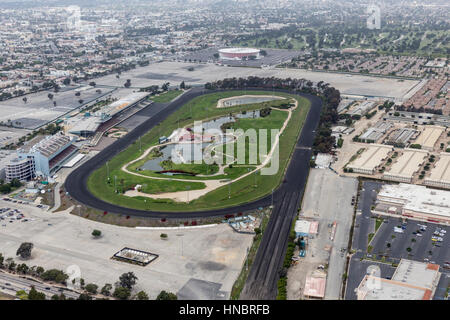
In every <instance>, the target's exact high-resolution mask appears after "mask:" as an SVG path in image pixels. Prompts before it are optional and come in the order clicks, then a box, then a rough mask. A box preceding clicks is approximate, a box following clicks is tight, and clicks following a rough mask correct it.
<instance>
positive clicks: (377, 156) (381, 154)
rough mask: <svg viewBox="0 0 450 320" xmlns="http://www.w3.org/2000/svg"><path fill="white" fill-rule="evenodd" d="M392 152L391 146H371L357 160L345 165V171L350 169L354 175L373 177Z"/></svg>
mask: <svg viewBox="0 0 450 320" xmlns="http://www.w3.org/2000/svg"><path fill="white" fill-rule="evenodd" d="M392 150H393V148H392V147H391V146H386V145H383V144H371V145H370V146H369V147H368V148H367V149H366V150H364V151H363V152H362V153H361V154H360V155H359V157H358V158H356V159H355V160H354V161H353V162H351V163H350V164H348V165H347V169H351V170H353V172H355V173H362V174H368V175H373V174H375V171H376V169H377V167H378V166H379V165H380V164H381V163H382V161H384V160H386V158H387V157H388V155H389V153H390V152H391V151H392Z"/></svg>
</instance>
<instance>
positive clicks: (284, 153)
mask: <svg viewBox="0 0 450 320" xmlns="http://www.w3.org/2000/svg"><path fill="white" fill-rule="evenodd" d="M242 94H254V95H267V94H268V93H267V92H262V91H232V92H221V93H214V94H208V95H203V96H200V97H198V98H195V99H193V100H191V101H190V102H188V103H187V104H185V105H184V106H182V107H181V108H180V109H178V110H177V111H176V112H174V113H172V114H171V115H170V116H169V117H168V118H167V119H166V120H165V121H163V122H162V123H161V124H159V125H157V126H156V127H154V128H153V129H151V130H150V131H149V132H148V133H147V134H145V135H144V136H143V137H142V138H141V144H142V152H143V151H145V150H146V149H148V148H149V147H150V146H152V145H156V144H157V143H158V137H160V136H163V135H165V136H169V135H170V133H172V131H173V130H174V129H176V128H179V127H182V126H186V125H190V124H192V123H193V121H194V120H205V119H212V118H215V117H219V116H223V115H227V114H230V113H237V112H241V111H242V110H244V109H245V110H247V111H249V110H259V109H261V108H262V107H261V105H262V104H249V105H245V106H235V107H230V108H220V109H218V108H216V104H217V101H218V100H219V99H222V98H227V97H232V96H238V95H242ZM276 95H278V96H284V97H286V98H295V99H297V100H298V101H299V107H298V108H297V109H296V110H295V111H293V113H292V118H291V120H290V121H289V123H288V125H287V127H286V130H285V131H284V133H283V134H282V136H281V140H280V147H279V148H280V167H279V170H278V172H277V174H275V175H271V176H264V175H260V174H259V172H256V173H254V174H251V175H249V176H247V177H245V178H243V179H240V180H239V181H236V182H234V183H232V184H231V185H230V188H229V187H228V186H224V187H221V188H219V189H216V190H214V191H212V192H210V193H208V194H206V195H204V196H203V197H201V198H198V199H196V200H193V201H191V202H190V203H189V206H186V204H185V203H176V202H174V201H172V200H170V199H167V200H166V199H158V200H155V199H150V198H147V197H134V198H131V197H127V196H124V195H122V194H117V193H115V189H119V191H121V192H122V191H123V190H127V188H130V187H132V186H133V185H136V184H141V185H142V186H143V190H142V191H143V192H149V193H161V192H174V191H182V190H187V189H188V188H190V190H194V189H202V188H204V184H203V183H202V182H201V181H199V180H203V179H205V180H206V179H210V178H209V177H202V178H200V177H189V176H183V177H179V176H177V177H178V178H183V179H189V180H191V179H192V180H197V181H192V182H188V181H175V180H155V179H146V178H145V177H138V176H134V175H131V174H128V173H126V172H123V171H122V170H121V167H122V166H123V165H124V164H126V163H128V162H130V161H132V160H134V159H136V158H138V157H139V156H140V155H141V154H142V152H141V151H140V150H139V143H136V142H135V143H133V144H132V145H130V146H129V147H128V148H127V149H126V150H124V151H122V152H121V153H119V154H118V155H117V156H115V157H114V158H113V159H111V160H110V161H109V162H108V167H109V178H110V179H109V183H108V182H107V181H108V177H107V168H106V165H104V166H102V167H101V168H99V169H97V170H96V171H95V172H93V174H92V175H91V176H90V177H89V179H88V188H89V190H90V192H91V193H92V194H93V195H95V196H96V197H98V198H100V199H103V200H104V201H107V202H110V203H113V204H116V205H120V206H124V207H129V208H135V209H142V210H158V211H200V210H208V209H215V208H223V207H228V206H232V205H237V204H241V203H245V202H249V201H252V200H256V199H258V198H261V197H263V196H265V195H267V194H269V193H270V192H271V191H272V189H274V188H276V187H277V186H278V185H279V184H280V183H281V180H282V178H283V176H284V171H285V169H286V165H287V164H288V161H289V159H290V156H291V153H292V150H293V147H294V145H295V143H296V141H297V139H298V135H299V132H300V130H301V128H302V126H303V123H304V121H305V119H306V115H307V113H308V111H309V108H310V105H309V102H308V100H306V99H304V98H302V97H300V96H295V95H289V94H284V93H278V92H277V93H276ZM272 113H273V118H271V117H272V115H271V116H269V117H267V119H258V120H262V121H263V122H264V121H266V122H267V123H265V124H264V125H265V126H269V127H270V126H275V127H277V126H278V127H280V121H281V123H282V122H283V121H284V120H282V119H283V117H282V116H283V115H286V114H287V113H286V112H282V111H277V110H272ZM194 115H195V116H194ZM252 122H253V124H252ZM256 123H257V121H252V120H251V119H240V120H239V121H238V122H236V125H237V126H239V127H241V128H251V127H252V125H256ZM264 125H263V124H261V127H263V126H264ZM257 126H258V127H259V126H260V125H259V124H258V125H257ZM265 128H267V127H265ZM132 166H133V167H134V168H136V166H134V165H132ZM251 167H252V166H245V165H244V166H235V165H233V166H232V167H231V168H226V169H225V173H227V174H226V175H223V177H226V178H230V179H234V178H235V177H238V176H240V175H242V174H243V173H246V171H247V170H248V168H251ZM128 169H133V168H131V166H129V168H128ZM140 173H141V174H145V175H149V176H152V175H154V174H155V173H152V172H145V173H144V171H142V172H140ZM114 176H117V178H116V187H115V188H114V181H113V180H114ZM157 176H159V177H161V175H157ZM212 178H213V179H221V178H222V176H215V177H212ZM118 186H119V187H118ZM229 191H230V192H231V197H230V198H229Z"/></svg>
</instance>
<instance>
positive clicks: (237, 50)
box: [219, 48, 260, 54]
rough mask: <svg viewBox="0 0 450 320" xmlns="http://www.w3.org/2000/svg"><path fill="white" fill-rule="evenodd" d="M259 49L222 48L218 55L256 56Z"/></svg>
mask: <svg viewBox="0 0 450 320" xmlns="http://www.w3.org/2000/svg"><path fill="white" fill-rule="evenodd" d="M259 51H260V50H259V49H255V48H223V49H219V52H220V53H240V54H242V53H244V54H257V53H259Z"/></svg>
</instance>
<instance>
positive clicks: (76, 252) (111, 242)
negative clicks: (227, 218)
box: [0, 199, 253, 299]
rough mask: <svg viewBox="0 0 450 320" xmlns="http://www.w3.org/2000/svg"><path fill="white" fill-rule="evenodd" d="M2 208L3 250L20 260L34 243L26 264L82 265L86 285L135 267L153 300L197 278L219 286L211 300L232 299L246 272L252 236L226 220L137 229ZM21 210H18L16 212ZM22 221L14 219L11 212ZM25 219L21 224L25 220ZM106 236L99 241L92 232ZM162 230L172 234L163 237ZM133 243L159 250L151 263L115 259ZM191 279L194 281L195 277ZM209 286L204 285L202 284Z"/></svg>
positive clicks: (0, 203) (187, 293)
mask: <svg viewBox="0 0 450 320" xmlns="http://www.w3.org/2000/svg"><path fill="white" fill-rule="evenodd" d="M0 208H10V209H9V210H8V211H6V210H5V211H4V212H3V213H2V215H3V214H5V213H6V216H7V217H5V220H1V221H2V224H5V225H6V226H1V227H0V253H2V254H3V256H4V257H5V258H9V257H12V258H15V259H16V262H19V261H21V260H18V258H16V250H17V248H19V246H20V244H21V243H22V242H32V243H33V244H34V248H33V251H32V257H31V259H30V260H29V261H27V262H26V263H27V264H28V265H30V266H33V265H38V266H42V267H44V268H45V269H51V268H56V269H60V270H63V271H64V270H68V269H67V268H68V267H69V266H77V267H79V268H80V271H81V277H82V278H84V280H85V282H86V283H95V284H97V285H99V286H103V285H104V284H105V283H111V284H114V283H115V282H116V281H117V280H118V279H119V276H120V275H121V274H123V273H124V272H129V271H132V272H134V273H135V274H136V276H137V277H138V281H137V285H136V290H145V291H146V292H147V293H148V294H149V296H150V298H152V299H154V298H155V297H156V296H157V295H158V294H159V292H160V291H161V290H166V291H171V292H174V293H177V292H179V291H180V290H181V289H182V288H186V287H185V286H186V285H187V284H189V283H192V282H193V281H194V282H195V283H196V281H197V282H200V283H204V282H207V283H208V286H211V287H214V288H220V290H219V291H217V294H218V295H219V294H220V296H218V297H212V298H221V299H222V298H228V297H229V293H230V291H231V288H232V286H233V284H234V281H235V280H236V278H237V276H238V274H239V273H240V271H241V268H242V265H243V262H244V259H245V256H246V253H247V248H248V247H250V245H251V242H252V239H253V235H249V234H240V233H237V232H234V231H233V230H232V229H231V228H230V227H229V226H228V225H227V224H219V225H216V226H210V227H205V228H193V229H192V228H191V229H190V228H183V229H135V228H129V227H119V226H115V225H109V224H104V223H100V222H95V221H91V220H87V219H82V218H79V217H77V216H74V215H71V214H69V211H70V210H71V209H69V210H66V211H64V212H58V213H50V212H47V211H44V210H42V209H39V208H37V207H36V206H35V205H25V204H23V203H22V204H20V203H18V202H17V201H16V202H12V201H4V200H3V199H0ZM16 210H18V211H19V212H17V211H16ZM11 211H12V212H13V216H15V217H17V216H18V215H19V214H21V213H22V214H23V215H24V217H23V218H21V219H19V220H14V221H13V222H9V219H10V217H12V216H9V212H11ZM25 219H27V220H28V221H26V222H21V221H25ZM94 229H98V230H100V231H101V232H102V236H101V237H100V238H98V239H94V238H93V237H92V235H91V233H92V230H94ZM161 233H166V234H167V235H168V237H167V238H165V239H164V240H162V239H161V238H160V235H161ZM124 247H130V248H134V249H137V250H143V251H148V252H152V253H155V254H158V255H159V257H158V258H157V259H156V260H155V261H153V262H152V263H151V264H149V265H148V266H146V267H142V266H138V265H132V264H129V263H124V262H121V261H115V260H112V259H111V257H112V256H113V255H114V253H116V252H117V251H118V250H120V249H122V248H124ZM191 280H192V281H191ZM203 287H204V286H203ZM189 288H191V289H189V290H184V291H183V297H184V298H191V299H195V298H196V297H197V296H198V294H199V292H196V291H192V290H193V289H192V287H189Z"/></svg>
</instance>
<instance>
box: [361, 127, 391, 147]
mask: <svg viewBox="0 0 450 320" xmlns="http://www.w3.org/2000/svg"><path fill="white" fill-rule="evenodd" d="M393 126H394V125H393V124H392V123H390V122H378V123H377V124H376V125H374V126H373V127H370V128H369V129H367V130H366V132H364V133H363V134H362V135H360V136H359V140H360V141H361V142H366V143H375V142H377V141H378V140H379V139H381V138H382V137H383V136H384V134H385V133H386V132H388V131H389V130H390V129H391V128H392V127H393Z"/></svg>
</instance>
